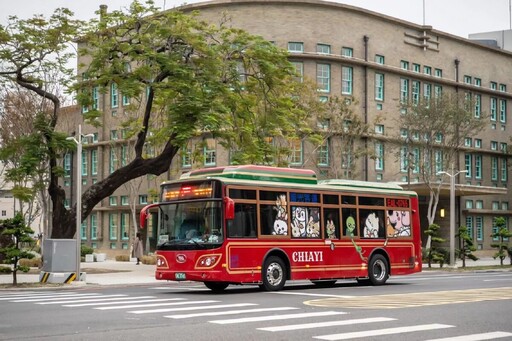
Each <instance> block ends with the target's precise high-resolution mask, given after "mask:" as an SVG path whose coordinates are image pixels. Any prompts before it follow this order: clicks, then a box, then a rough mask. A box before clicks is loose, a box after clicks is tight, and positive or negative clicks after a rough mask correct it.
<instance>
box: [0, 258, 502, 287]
mask: <svg viewBox="0 0 512 341" xmlns="http://www.w3.org/2000/svg"><path fill="white" fill-rule="evenodd" d="M504 264H506V265H509V264H510V259H509V258H506V259H505V261H504ZM490 265H500V261H499V259H493V258H492V257H482V258H480V259H479V260H477V261H472V260H466V267H467V268H471V267H475V266H490ZM461 266H462V262H461V261H460V260H459V261H457V266H456V267H457V268H460V267H461ZM445 267H450V266H449V265H445ZM423 268H424V269H427V265H426V264H423ZM436 268H439V265H433V266H432V269H434V270H435V269H436ZM80 270H81V272H85V274H86V275H85V281H84V280H82V281H75V282H72V283H71V284H64V285H65V286H80V285H81V286H85V285H133V284H164V283H167V282H165V281H157V280H156V279H155V265H146V264H142V263H141V264H139V265H136V264H135V262H118V261H115V260H111V259H106V260H105V261H103V262H88V263H85V262H83V263H81V264H80ZM16 277H17V282H18V284H23V283H38V282H39V281H40V273H39V271H38V270H37V269H32V270H31V271H30V273H27V274H25V273H23V272H18V273H17V276H16ZM0 284H7V285H8V284H12V274H1V275H0Z"/></svg>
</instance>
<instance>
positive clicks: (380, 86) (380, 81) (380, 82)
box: [375, 73, 384, 101]
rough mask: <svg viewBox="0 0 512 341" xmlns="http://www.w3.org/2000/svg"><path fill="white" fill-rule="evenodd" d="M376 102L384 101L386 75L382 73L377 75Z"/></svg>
mask: <svg viewBox="0 0 512 341" xmlns="http://www.w3.org/2000/svg"><path fill="white" fill-rule="evenodd" d="M375 100H377V101H383V100H384V75H383V74H382V73H376V74H375Z"/></svg>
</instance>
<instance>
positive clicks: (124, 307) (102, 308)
mask: <svg viewBox="0 0 512 341" xmlns="http://www.w3.org/2000/svg"><path fill="white" fill-rule="evenodd" d="M216 302H220V301H213V300H209V301H186V302H177V303H174V302H173V303H151V304H132V305H122V306H119V307H100V308H94V309H98V310H112V309H132V308H146V307H147V308H149V307H161V306H169V305H184V304H201V303H216Z"/></svg>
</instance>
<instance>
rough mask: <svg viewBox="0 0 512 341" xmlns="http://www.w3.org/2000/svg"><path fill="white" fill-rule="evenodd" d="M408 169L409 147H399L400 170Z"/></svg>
mask: <svg viewBox="0 0 512 341" xmlns="http://www.w3.org/2000/svg"><path fill="white" fill-rule="evenodd" d="M408 170H409V148H407V147H402V148H400V171H401V172H407V171H408Z"/></svg>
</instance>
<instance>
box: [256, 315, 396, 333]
mask: <svg viewBox="0 0 512 341" xmlns="http://www.w3.org/2000/svg"><path fill="white" fill-rule="evenodd" d="M395 320H396V319H394V318H390V317H369V318H363V319H352V320H343V321H326V322H316V323H304V324H291V325H287V326H277V327H265V328H257V329H258V330H264V331H267V332H282V331H289V330H300V329H311V328H324V327H333V326H348V325H353V324H360V323H375V322H388V321H395Z"/></svg>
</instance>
